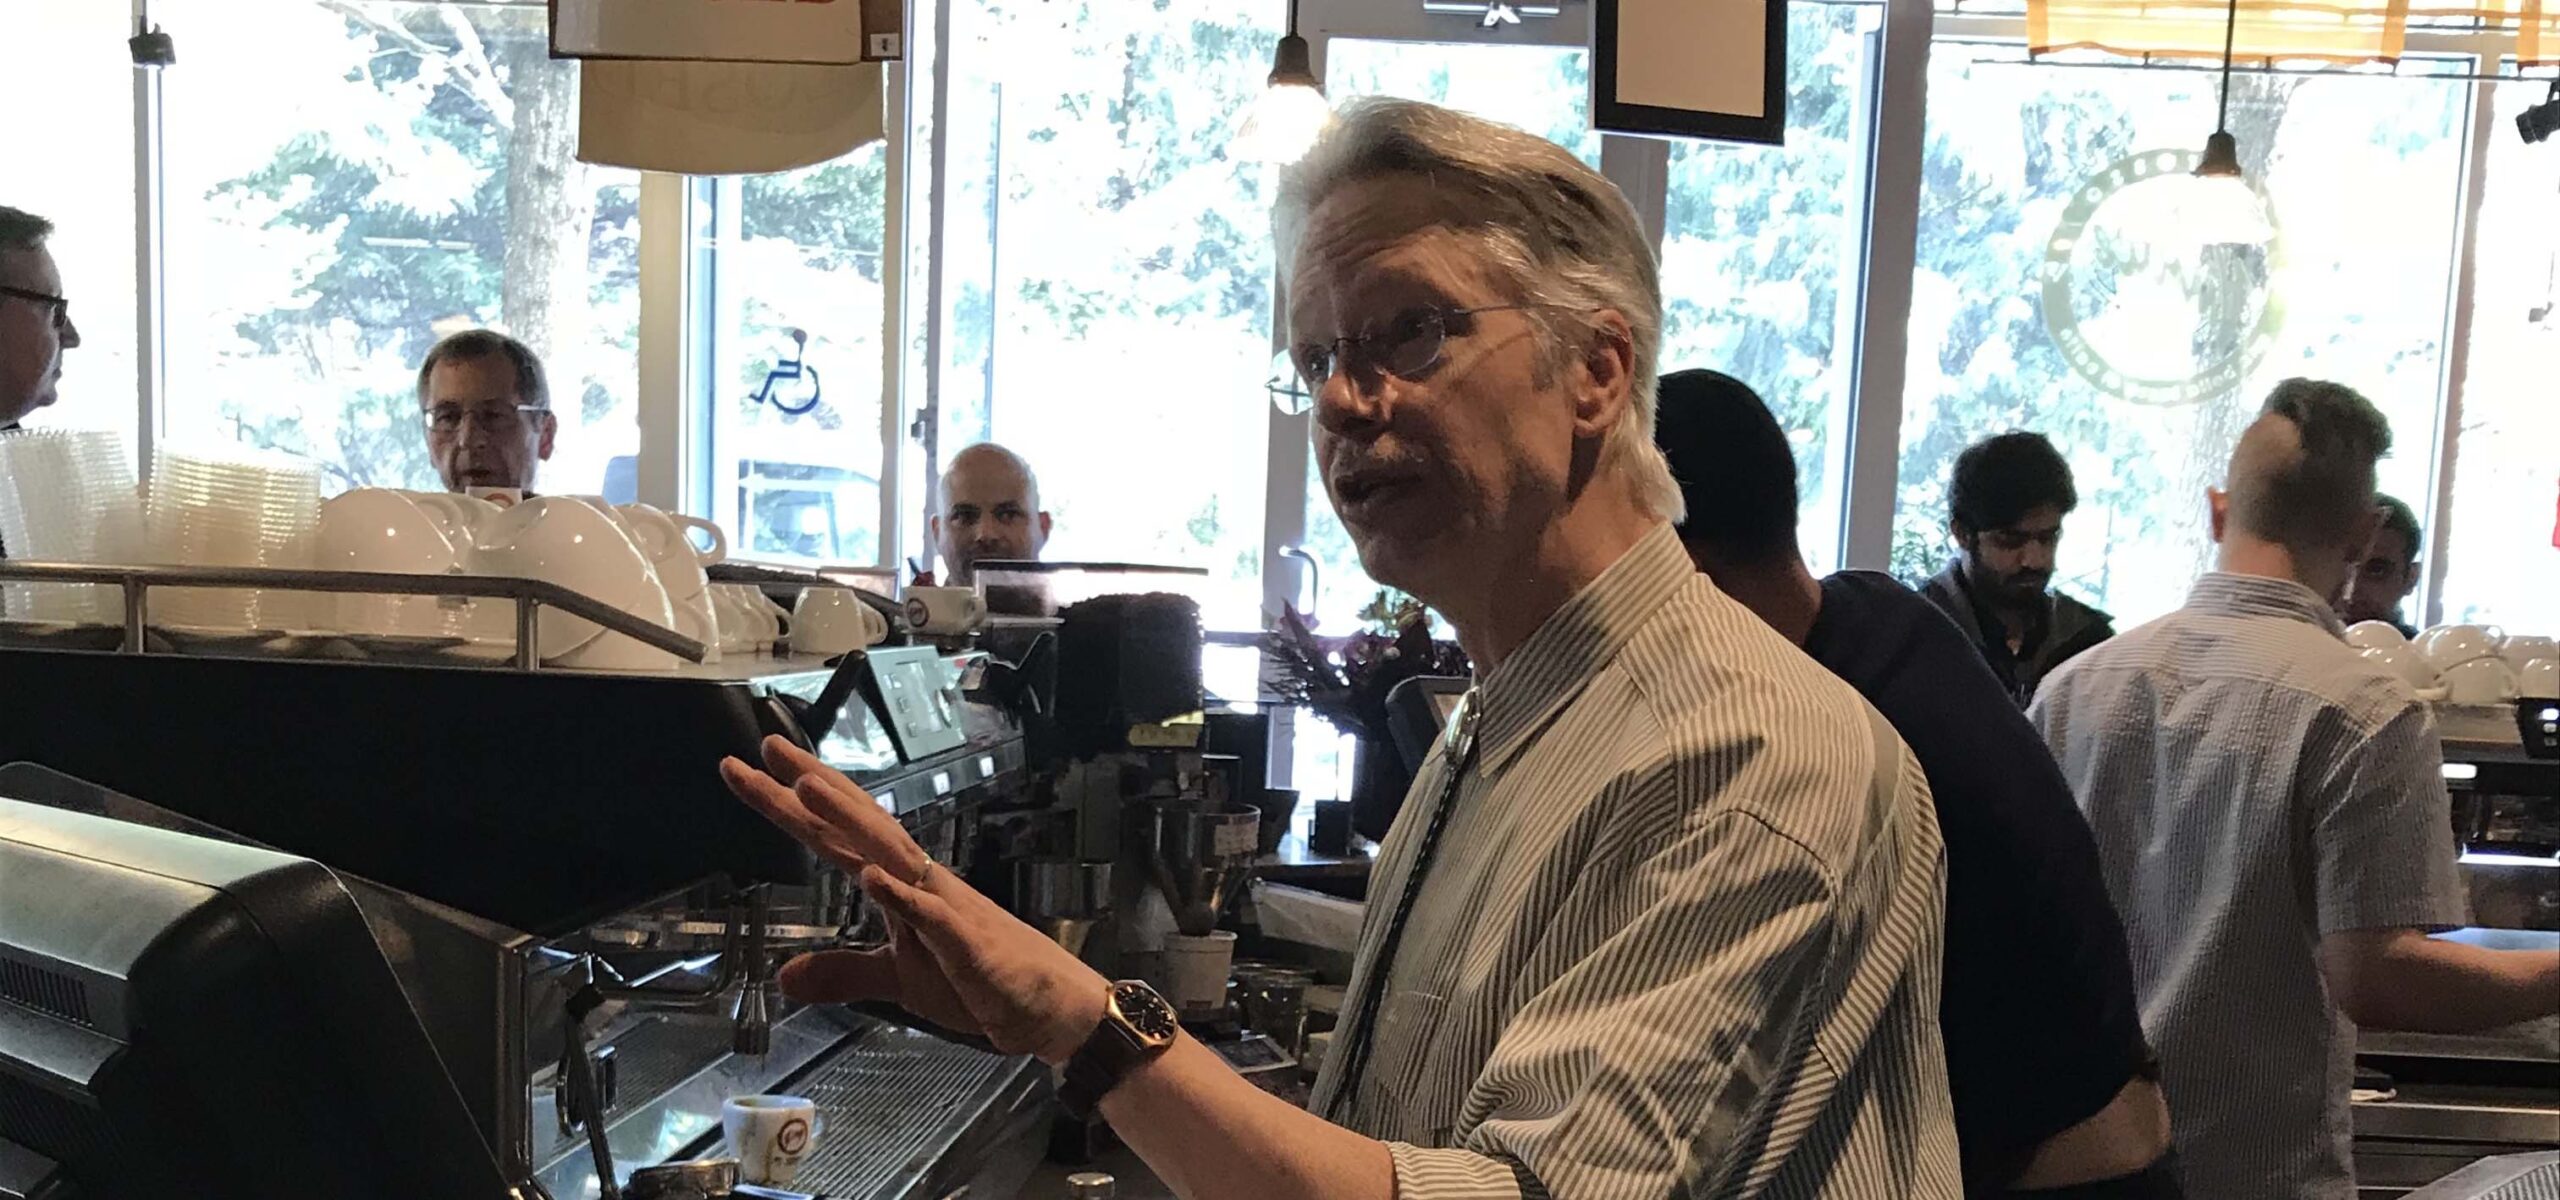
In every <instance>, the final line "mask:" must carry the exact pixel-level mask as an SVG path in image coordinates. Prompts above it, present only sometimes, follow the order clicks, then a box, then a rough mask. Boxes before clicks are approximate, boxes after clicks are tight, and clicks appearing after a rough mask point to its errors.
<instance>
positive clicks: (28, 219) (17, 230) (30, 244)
mask: <svg viewBox="0 0 2560 1200" xmlns="http://www.w3.org/2000/svg"><path fill="white" fill-rule="evenodd" d="M52 235H53V222H51V221H48V220H45V219H44V218H43V217H39V216H37V215H35V214H34V213H31V212H28V211H26V210H25V209H19V208H11V207H9V206H8V205H6V204H0V250H42V249H44V240H45V239H46V238H48V237H50V236H52Z"/></svg>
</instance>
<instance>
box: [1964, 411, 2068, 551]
mask: <svg viewBox="0 0 2560 1200" xmlns="http://www.w3.org/2000/svg"><path fill="white" fill-rule="evenodd" d="M2046 505H2051V506H2053V508H2054V510H2055V511H2057V512H2060V513H2065V514H2068V513H2069V512H2070V511H2071V510H2072V509H2075V508H2078V507H2079V506H2080V492H2079V490H2078V489H2076V488H2074V487H2072V485H2071V464H2069V463H2067V462H2064V461H2063V460H2062V452H2061V451H2059V450H2056V449H2054V448H2053V443H2052V442H2049V441H2046V440H2045V436H2044V435H2043V434H2041V433H2029V432H2027V431H2025V430H2022V429H2012V430H2010V431H2009V432H2007V433H2003V434H1998V435H1996V436H1993V437H1987V438H1984V439H1982V440H1981V441H1979V442H1975V443H1974V444H1972V445H1970V446H1967V447H1965V449H1964V453H1962V454H1959V455H1957V456H1956V470H1955V477H1954V479H1953V480H1951V481H1950V482H1949V483H1948V485H1947V517H1948V519H1949V520H1950V521H1952V522H1954V524H1955V525H1956V527H1957V529H1958V530H1959V531H1960V532H1962V533H1966V534H1977V533H1988V532H1990V531H1991V530H1994V529H2007V528H2009V527H2010V526H2012V525H2015V524H2017V523H2018V522H2019V521H2021V520H2023V519H2025V517H2026V515H2027V514H2028V513H2031V512H2034V511H2035V510H2037V509H2039V508H2043V507H2045V506H2046Z"/></svg>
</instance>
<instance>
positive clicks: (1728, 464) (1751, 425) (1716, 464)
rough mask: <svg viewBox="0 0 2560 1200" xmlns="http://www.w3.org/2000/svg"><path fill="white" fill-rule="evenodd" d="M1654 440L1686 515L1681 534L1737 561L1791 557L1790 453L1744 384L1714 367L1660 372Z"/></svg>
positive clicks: (1719, 557)
mask: <svg viewBox="0 0 2560 1200" xmlns="http://www.w3.org/2000/svg"><path fill="white" fill-rule="evenodd" d="M1657 391H1658V395H1659V397H1660V399H1659V400H1658V401H1657V411H1656V414H1655V417H1654V432H1653V439H1654V443H1655V444H1656V445H1659V446H1660V447H1662V453H1663V456H1664V457H1665V458H1667V459H1669V460H1670V462H1671V475H1672V478H1673V479H1675V480H1677V481H1678V482H1679V485H1680V497H1681V500H1682V502H1683V507H1685V508H1686V509H1687V510H1688V514H1689V515H1688V517H1687V518H1686V519H1685V520H1683V521H1682V522H1681V523H1680V538H1681V540H1682V541H1684V542H1686V543H1688V544H1689V546H1690V548H1691V549H1692V550H1696V551H1701V552H1703V553H1704V554H1706V555H1707V556H1709V557H1710V558H1713V559H1714V560H1716V561H1718V562H1721V563H1726V564H1731V565H1735V566H1746V565H1761V564H1767V563H1774V562H1783V561H1785V560H1788V559H1792V558H1794V557H1795V556H1796V554H1797V550H1796V456H1795V448H1794V446H1793V445H1792V444H1790V443H1789V442H1788V441H1787V434H1786V431H1785V430H1784V429H1781V428H1779V427H1778V418H1777V416H1776V414H1774V413H1771V412H1770V411H1769V406H1768V405H1767V404H1765V403H1762V402H1761V399H1760V396H1759V393H1757V392H1754V391H1752V390H1751V387H1750V385H1749V384H1746V383H1744V382H1742V381H1741V380H1739V379H1735V378H1734V377H1732V376H1730V375H1726V374H1723V373H1722V372H1718V371H1707V370H1696V369H1692V370H1687V371H1674V372H1672V373H1671V374H1668V375H1665V376H1663V377H1662V381H1661V384H1660V385H1659V388H1658V389H1657Z"/></svg>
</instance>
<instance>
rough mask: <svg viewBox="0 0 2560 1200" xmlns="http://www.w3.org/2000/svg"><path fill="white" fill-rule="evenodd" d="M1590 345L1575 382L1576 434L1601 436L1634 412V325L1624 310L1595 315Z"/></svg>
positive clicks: (1605, 309)
mask: <svg viewBox="0 0 2560 1200" xmlns="http://www.w3.org/2000/svg"><path fill="white" fill-rule="evenodd" d="M1591 334H1592V337H1591V344H1590V345H1589V346H1586V347H1584V348H1583V351H1582V357H1581V363H1580V369H1579V370H1576V371H1574V372H1573V373H1572V374H1571V376H1570V378H1571V380H1572V382H1573V385H1574V388H1573V392H1574V395H1573V434H1574V436H1575V437H1576V438H1578V439H1579V438H1594V439H1596V438H1599V437H1602V436H1604V435H1606V434H1607V433H1608V432H1609V431H1610V430H1611V429H1613V428H1616V427H1617V425H1618V423H1619V422H1621V421H1626V420H1631V419H1633V417H1634V414H1635V367H1636V335H1635V327H1634V326H1633V325H1630V324H1628V323H1627V317H1626V314H1625V313H1622V312H1619V311H1618V310H1617V309H1614V308H1604V309H1601V310H1600V311H1599V312H1597V313H1594V314H1592V317H1591Z"/></svg>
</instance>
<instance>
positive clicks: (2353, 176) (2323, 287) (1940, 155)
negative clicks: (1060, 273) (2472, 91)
mask: <svg viewBox="0 0 2560 1200" xmlns="http://www.w3.org/2000/svg"><path fill="white" fill-rule="evenodd" d="M2016 57H2017V55H2016V52H2015V51H2014V50H2007V49H1997V50H1995V49H1990V48H1986V47H1981V46H1972V45H1964V44H1954V43H1940V44H1939V45H1937V46H1936V47H1935V48H1934V50H1933V54H1932V57H1931V60H1930V66H1929V113H1928V141H1927V145H1926V148H1925V157H1924V163H1923V178H1922V183H1921V195H1920V214H1919V221H1920V225H1919V246H1918V262H1917V270H1916V272H1915V275H1914V279H1913V299H1912V310H1911V327H1910V331H1911V349H1910V360H1909V370H1908V377H1907V379H1906V382H1905V387H1904V395H1903V406H1904V407H1903V423H1902V438H1901V445H1902V454H1901V485H1900V496H1899V505H1898V507H1897V510H1896V513H1895V519H1894V523H1895V529H1894V545H1893V562H1892V565H1893V569H1894V571H1895V573H1897V574H1900V575H1903V576H1905V577H1909V578H1917V577H1920V576H1925V575H1927V574H1930V573H1932V572H1934V571H1935V570H1936V569H1937V568H1938V566H1939V565H1940V561H1941V559H1942V558H1943V556H1944V555H1945V553H1946V552H1947V551H1946V533H1945V522H1946V507H1945V487H1946V480H1947V478H1948V474H1949V472H1950V471H1951V469H1952V468H1953V465H1954V461H1955V456H1956V454H1957V453H1958V452H1959V451H1961V450H1962V449H1963V448H1964V447H1965V446H1966V445H1968V444H1969V443H1971V442H1973V441H1975V440H1977V439H1980V438H1982V437H1985V436H1988V435H1990V434H1994V433H1998V432H2001V431H2003V430H2006V429H2010V428H2024V429H2032V430H2036V431H2039V432H2042V433H2044V434H2045V435H2047V436H2048V437H2050V438H2052V439H2053V440H2054V443H2055V444H2056V445H2057V446H2058V447H2059V448H2060V449H2061V450H2062V452H2063V454H2064V455H2065V457H2067V458H2068V459H2069V460H2070V461H2071V464H2072V469H2073V473H2074V475H2075V476H2076V479H2077V483H2078V489H2079V493H2080V509H2079V511H2078V512H2077V513H2075V514H2074V515H2073V517H2072V519H2071V521H2070V523H2069V524H2068V526H2067V527H2066V536H2065V537H2064V539H2063V543H2062V551H2061V556H2060V563H2059V569H2058V571H2057V586H2059V587H2061V588H2062V589H2063V590H2066V591H2069V592H2072V593H2074V594H2077V595H2079V596H2082V597H2084V598H2086V599H2088V600H2089V601H2090V602H2092V603H2095V604H2097V605H2098V606H2100V607H2102V608H2105V609H2108V610H2110V611H2112V612H2113V613H2114V614H2115V616H2116V618H2117V621H2118V624H2119V625H2125V624H2131V623H2134V622H2138V621H2142V620H2147V619H2149V618H2150V617H2153V616H2156V615H2158V614H2160V613H2162V612H2164V611H2167V610H2168V609H2170V608H2173V607H2175V606H2176V605H2177V604H2178V603H2179V602H2180V601H2181V599H2183V597H2184V596H2185V594H2186V589H2187V586H2188V584H2189V583H2190V582H2191V581H2192V580H2193V579H2194V577H2195V575H2196V574H2197V573H2198V572H2199V571H2200V570H2202V569H2204V568H2205V567H2206V566H2207V565H2208V563H2209V561H2210V548H2211V541H2210V538H2209V536H2208V534H2207V530H2206V515H2205V501H2204V491H2205V488H2206V487H2207V486H2208V485H2211V484H2216V483H2219V482H2220V480H2221V477H2222V472H2223V468H2224V466H2225V460H2226V458H2227V457H2228V455H2229V453H2230V449H2231V446H2232V443H2233V440H2234V438H2236V436H2237V435H2238V432H2239V430H2240V429H2241V428H2242V427H2243V426H2245V425H2246V424H2247V423H2248V421H2249V420H2250V419H2251V418H2253V417H2254V416H2255V414H2256V411H2257V405H2258V401H2259V399H2260V398H2261V397H2263V396H2264V395H2265V393H2266V391H2267V389H2268V388H2269V387H2271V386H2273V385H2274V383H2275V382H2276V381H2278V380H2280V379H2283V378H2286V377H2288V376H2295V375H2310V376H2316V377H2320V378H2326V379H2334V380H2338V381H2340V382H2343V383H2346V384H2348V385H2349V386H2352V387H2355V388H2357V389H2358V390H2360V391H2362V392H2363V393H2364V394H2365V395H2367V396H2369V397H2371V398H2372V399H2373V400H2374V402H2375V403H2376V404H2377V405H2379V406H2380V407H2381V408H2382V410H2383V411H2384V413H2385V414H2386V415H2388V416H2389V417H2390V418H2391V422H2392V427H2393V430H2394V432H2395V435H2396V439H2397V446H2396V447H2395V449H2394V452H2393V454H2392V456H2391V457H2390V458H2389V459H2387V460H2386V461H2385V462H2384V464H2383V470H2382V482H2383V487H2384V489H2385V490H2386V491H2390V492H2394V493H2396V494H2400V495H2404V496H2405V495H2423V494H2424V493H2425V489H2426V488H2427V486H2428V481H2429V479H2430V476H2431V472H2432V469H2433V464H2434V461H2435V447H2434V432H2435V415H2436V410H2437V404H2438V398H2439V396H2440V395H2441V384H2442V379H2443V370H2444V367H2445V365H2446V358H2445V352H2444V351H2445V347H2444V345H2443V341H2444V330H2445V328H2446V322H2445V314H2446V312H2447V310H2448V308H2449V301H2450V289H2451V283H2452V271H2451V269H2450V266H2449V264H2451V263H2452V262H2453V260H2454V257H2455V254H2456V251H2457V243H2456V240H2455V238H2456V234H2457V226H2458V221H2459V215H2460V213H2459V207H2460V205H2459V201H2460V196H2461V191H2460V189H2461V183H2462V159H2463V153H2462V151H2463V144H2464V142H2465V140H2466V137H2465V135H2466V133H2467V131H2468V124H2467V121H2466V117H2467V116H2468V104H2467V97H2468V94H2469V89H2468V87H2467V85H2463V84H2459V83H2455V82H2451V81H2441V80H2432V81H2431V80H2424V79H2390V78H2370V77H2356V76H2343V75H2333V76H2319V77H2302V76H2252V75H2242V76H2237V77H2235V78H2234V80H2233V82H2232V88H2233V94H2232V103H2231V124H2232V131H2233V133H2234V134H2235V135H2237V137H2238V139H2239V143H2240V150H2241V154H2242V160H2243V163H2244V165H2245V166H2246V167H2247V168H2248V169H2249V171H2250V172H2251V174H2252V176H2253V177H2254V178H2257V179H2260V180H2262V181H2263V183H2264V187H2265V190H2266V193H2267V195H2268V196H2269V198H2270V201H2271V208H2272V214H2273V220H2274V223H2275V225H2276V227H2277V229H2278V236H2277V239H2276V241H2275V242H2274V243H2273V244H2272V245H2271V246H2270V247H2268V248H2266V249H2263V250H2262V249H2260V248H2255V247H2249V248H2238V247H2231V246H2214V247H2205V246H2199V245H2196V244H2195V243H2194V241H2193V240H2192V238H2190V237H2185V236H2182V232H2181V230H2180V228H2179V227H2177V226H2176V225H2175V223H2174V222H2173V221H2170V220H2166V219H2164V213H2165V212H2166V211H2167V210H2166V209H2164V208H2163V207H2162V206H2161V205H2159V203H2158V201H2159V200H2160V199H2161V198H2162V194H2163V190H2164V189H2166V188H2168V187H2170V186H2171V185H2169V184H2167V183H2164V182H2163V180H2162V179H2161V178H2157V176H2172V177H2176V176H2183V174H2184V172H2185V170H2186V169H2187V167H2189V166H2191V165H2192V161H2193V159H2192V155H2193V153H2194V151H2195V150H2199V149H2201V147H2202V144H2203V138H2204V135H2205V134H2207V133H2209V132H2211V130H2212V129H2213V118H2214V86H2215V77H2214V75H2213V74H2212V73H2209V72H2184V71H2121V70H2101V69H2090V68H2074V67H2063V66H2045V65H2029V64H2025V63H2020V62H2017V61H2014V60H2015V58H2016ZM2181 153H2184V154H2187V155H2188V157H2187V158H2185V159H2180V158H2179V157H2178V155H2179V154H2181ZM2065 344H2069V345H2071V346H2073V347H2074V348H2075V349H2074V351H2073V354H2072V357H2071V359H2066V355H2065V352H2064V349H2063V347H2064V345H2065Z"/></svg>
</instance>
